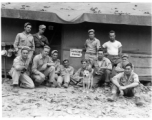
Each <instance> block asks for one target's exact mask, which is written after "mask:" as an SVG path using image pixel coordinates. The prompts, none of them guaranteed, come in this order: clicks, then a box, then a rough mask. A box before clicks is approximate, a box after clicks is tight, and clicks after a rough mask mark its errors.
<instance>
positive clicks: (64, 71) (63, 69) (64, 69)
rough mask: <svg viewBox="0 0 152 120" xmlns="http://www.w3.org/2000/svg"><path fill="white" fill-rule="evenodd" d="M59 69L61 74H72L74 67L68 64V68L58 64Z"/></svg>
mask: <svg viewBox="0 0 152 120" xmlns="http://www.w3.org/2000/svg"><path fill="white" fill-rule="evenodd" d="M60 69H61V75H62V76H64V75H66V74H70V75H73V73H74V68H73V67H72V66H69V67H68V68H65V67H64V66H63V65H61V66H60Z"/></svg>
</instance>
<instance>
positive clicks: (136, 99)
mask: <svg viewBox="0 0 152 120" xmlns="http://www.w3.org/2000/svg"><path fill="white" fill-rule="evenodd" d="M135 104H136V106H143V102H141V99H140V98H139V97H135Z"/></svg>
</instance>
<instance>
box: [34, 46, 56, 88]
mask: <svg viewBox="0 0 152 120" xmlns="http://www.w3.org/2000/svg"><path fill="white" fill-rule="evenodd" d="M49 52H50V47H49V46H44V49H43V51H42V52H41V53H40V54H38V55H36V56H35V57H34V59H33V65H32V73H33V75H32V76H33V78H34V80H35V84H36V85H37V86H38V85H40V84H42V83H43V82H44V81H46V84H45V85H46V86H48V87H54V84H53V83H54V78H55V67H54V63H53V61H52V59H51V58H50V57H49V56H48V55H49Z"/></svg>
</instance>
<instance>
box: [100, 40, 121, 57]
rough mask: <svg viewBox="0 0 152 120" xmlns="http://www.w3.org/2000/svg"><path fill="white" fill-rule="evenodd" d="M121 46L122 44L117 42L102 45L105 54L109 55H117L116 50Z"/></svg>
mask: <svg viewBox="0 0 152 120" xmlns="http://www.w3.org/2000/svg"><path fill="white" fill-rule="evenodd" d="M121 46H122V44H121V43H120V42H119V41H117V40H115V41H114V42H111V41H108V42H105V43H104V44H103V45H102V47H103V48H107V53H108V54H109V55H118V50H119V48H120V47H121Z"/></svg>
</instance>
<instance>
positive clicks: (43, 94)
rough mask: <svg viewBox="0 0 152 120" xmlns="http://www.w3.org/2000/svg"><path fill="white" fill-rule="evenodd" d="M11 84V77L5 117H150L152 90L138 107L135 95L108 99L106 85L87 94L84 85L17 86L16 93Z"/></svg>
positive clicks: (4, 87)
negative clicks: (67, 86) (30, 87)
mask: <svg viewBox="0 0 152 120" xmlns="http://www.w3.org/2000/svg"><path fill="white" fill-rule="evenodd" d="M10 84H11V81H10V80H9V79H8V80H5V82H4V83H3V84H2V117H11V118H12V117H79V118H84V117H89V118H90V117H91V118H102V117H114V118H118V117H119V118H128V117H136V118H149V117H151V116H150V113H151V110H152V108H151V91H149V92H147V93H142V96H143V98H144V99H143V101H144V105H143V106H141V107H137V106H136V105H135V104H134V99H133V98H132V99H128V98H119V99H118V100H117V101H116V102H113V103H111V102H108V101H107V97H108V96H110V91H105V89H104V88H98V89H97V90H96V91H94V92H90V93H88V94H87V93H83V92H82V87H79V88H77V87H73V86H70V87H69V88H68V89H65V88H48V87H45V86H40V87H38V88H35V89H23V88H18V91H17V92H13V90H12V86H11V85H10ZM150 89H151V87H150Z"/></svg>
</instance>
